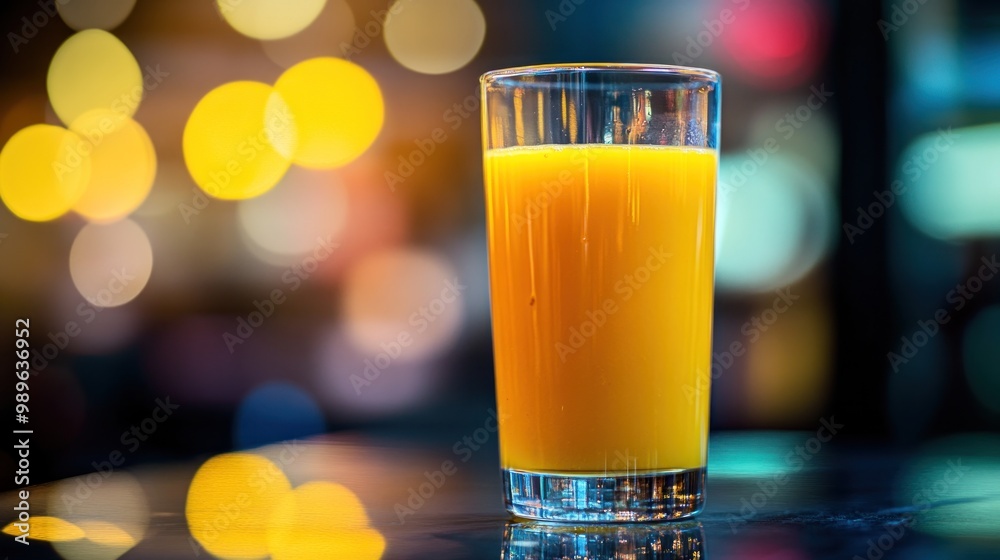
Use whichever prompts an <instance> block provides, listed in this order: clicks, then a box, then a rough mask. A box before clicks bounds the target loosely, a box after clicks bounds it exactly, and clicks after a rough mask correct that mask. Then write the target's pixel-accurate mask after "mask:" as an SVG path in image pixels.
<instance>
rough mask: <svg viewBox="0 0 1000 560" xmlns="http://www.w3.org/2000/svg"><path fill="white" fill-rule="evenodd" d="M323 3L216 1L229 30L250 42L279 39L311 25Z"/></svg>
mask: <svg viewBox="0 0 1000 560" xmlns="http://www.w3.org/2000/svg"><path fill="white" fill-rule="evenodd" d="M325 3H326V0H295V2H287V1H282V0H216V4H218V6H219V12H220V13H222V17H223V18H225V20H226V21H227V22H229V25H231V26H233V29H235V30H236V31H239V32H240V33H242V34H244V35H246V36H247V37H253V38H254V39H281V38H284V37H288V36H290V35H294V34H296V33H298V32H299V31H302V30H303V29H305V28H306V27H307V26H308V25H309V24H310V23H312V22H313V21H314V20H315V19H316V16H318V15H319V14H320V12H321V11H323V5H324V4H325Z"/></svg>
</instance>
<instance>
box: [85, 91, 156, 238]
mask: <svg viewBox="0 0 1000 560" xmlns="http://www.w3.org/2000/svg"><path fill="white" fill-rule="evenodd" d="M70 129H71V130H73V131H74V132H76V133H77V134H78V135H79V136H80V137H81V138H82V139H83V141H84V142H85V143H86V145H87V146H88V148H89V151H90V180H89V181H88V182H87V188H86V190H85V191H84V193H83V196H81V197H80V199H79V200H77V201H76V204H74V205H73V210H74V211H75V212H76V213H78V214H80V215H81V216H83V217H85V218H87V219H88V220H90V221H92V222H113V221H115V220H118V219H120V218H123V217H125V216H127V215H129V214H130V213H131V212H132V211H133V210H135V209H136V208H138V207H139V205H140V204H142V202H143V201H144V200H146V196H147V195H149V191H150V189H152V188H153V180H154V179H155V178H156V152H155V150H154V148H153V142H152V140H150V139H149V135H148V134H146V130H145V129H144V128H143V127H142V125H140V124H139V123H137V122H136V121H134V120H132V119H131V118H129V117H126V116H123V115H120V114H118V113H114V112H112V111H108V110H105V109H97V110H94V111H89V112H87V113H84V114H83V115H81V116H80V117H79V118H78V119H76V120H75V121H73V124H72V125H71V126H70Z"/></svg>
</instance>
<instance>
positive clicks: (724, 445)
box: [708, 432, 804, 478]
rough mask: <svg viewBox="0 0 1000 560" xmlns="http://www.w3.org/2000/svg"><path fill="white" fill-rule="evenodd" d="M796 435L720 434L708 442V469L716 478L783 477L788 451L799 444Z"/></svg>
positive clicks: (800, 437)
mask: <svg viewBox="0 0 1000 560" xmlns="http://www.w3.org/2000/svg"><path fill="white" fill-rule="evenodd" d="M803 439H804V438H803V434H801V433H796V432H743V433H732V432H721V433H718V434H712V437H710V438H709V439H708V468H709V469H710V470H711V471H712V474H713V475H714V476H716V477H719V478H765V477H772V476H775V475H778V474H783V473H787V472H789V471H790V470H791V465H789V464H788V462H787V461H785V457H786V455H787V454H788V450H789V449H792V448H794V447H795V445H797V444H801V443H802V441H803Z"/></svg>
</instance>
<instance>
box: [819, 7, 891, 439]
mask: <svg viewBox="0 0 1000 560" xmlns="http://www.w3.org/2000/svg"><path fill="white" fill-rule="evenodd" d="M834 5H835V6H837V7H836V8H835V9H836V10H837V19H838V23H837V30H836V34H835V36H834V44H833V56H834V57H835V60H834V64H835V71H834V76H835V78H836V86H835V88H834V91H835V94H836V96H837V98H838V106H839V114H840V127H841V183H840V222H841V224H844V223H847V224H855V223H856V221H857V208H858V207H859V206H860V207H862V208H864V207H867V206H868V205H869V204H871V203H872V202H873V201H874V200H875V199H874V198H873V195H872V192H873V191H876V190H879V191H880V190H884V189H885V188H886V185H887V182H888V181H887V173H886V171H887V162H886V149H887V144H886V140H887V136H886V135H887V130H886V119H887V116H886V115H887V111H886V105H887V103H888V95H887V86H888V84H887V78H886V75H887V71H888V65H889V63H888V52H887V48H886V42H885V40H884V38H883V36H882V34H881V33H880V32H879V28H878V21H879V19H881V18H882V17H883V16H882V2H879V1H875V2H835V3H834ZM885 257H886V220H885V219H884V218H883V219H876V220H874V223H872V224H871V225H870V227H869V228H868V229H866V230H865V231H864V234H863V235H859V236H855V238H854V243H853V244H852V243H851V242H850V241H849V240H848V238H847V236H846V235H845V233H844V230H843V228H840V232H839V244H838V248H837V252H836V255H835V256H834V303H835V315H836V317H835V318H836V329H835V332H836V357H835V363H834V368H835V369H834V376H835V384H834V392H833V398H832V400H831V403H830V406H831V408H830V411H831V413H833V414H835V415H836V419H837V422H839V423H842V424H845V425H846V430H847V431H848V432H850V433H853V434H856V435H862V434H865V435H884V434H885V433H886V432H887V418H886V414H885V410H886V386H887V384H886V380H887V377H886V373H887V366H886V364H887V362H886V352H887V350H888V349H889V347H890V346H891V341H892V333H893V332H895V331H894V328H893V327H894V325H893V319H892V314H891V306H890V301H889V298H888V294H889V279H888V265H887V263H886V258H885Z"/></svg>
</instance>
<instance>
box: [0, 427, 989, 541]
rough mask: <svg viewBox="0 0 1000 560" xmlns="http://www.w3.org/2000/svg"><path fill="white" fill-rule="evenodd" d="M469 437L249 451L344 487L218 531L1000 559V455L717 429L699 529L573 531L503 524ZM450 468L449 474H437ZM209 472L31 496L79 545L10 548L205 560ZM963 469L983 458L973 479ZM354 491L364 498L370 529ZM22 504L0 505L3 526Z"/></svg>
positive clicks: (190, 465)
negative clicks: (277, 516)
mask: <svg viewBox="0 0 1000 560" xmlns="http://www.w3.org/2000/svg"><path fill="white" fill-rule="evenodd" d="M469 433H470V434H472V437H470V439H468V440H466V439H464V438H465V436H464V435H462V432H461V431H458V432H456V434H458V435H457V437H455V438H453V439H449V438H444V439H442V438H440V437H438V438H425V439H419V438H413V437H409V436H408V437H406V438H401V437H399V436H398V435H395V436H393V435H390V434H379V433H373V432H358V433H346V434H337V435H326V436H321V437H317V438H312V439H308V440H301V441H295V442H286V443H284V444H275V445H272V446H268V447H266V448H262V449H260V450H256V451H257V452H259V453H260V454H261V455H262V456H265V457H268V458H269V459H270V460H271V461H272V463H273V464H274V465H276V466H278V467H280V469H281V471H282V472H283V473H284V475H285V476H287V478H288V480H289V484H290V485H291V486H292V487H301V486H302V485H304V484H307V483H314V484H312V487H313V488H314V489H315V488H316V487H317V485H316V484H315V483H317V482H325V483H326V486H325V488H327V489H329V488H337V489H339V491H341V492H343V494H342V495H341V497H339V498H336V499H334V500H333V502H332V503H331V501H330V500H331V498H329V496H330V494H326V495H325V496H327V498H324V499H325V500H326V501H325V502H323V505H324V507H323V508H322V511H313V512H312V514H313V517H310V518H308V519H307V520H302V519H299V521H298V522H297V523H298V525H295V526H294V527H295V528H294V530H291V532H290V533H287V532H286V534H284V537H274V535H273V534H272V533H271V532H270V531H273V527H270V528H269V526H268V523H264V522H262V520H253V519H248V517H252V516H243V517H242V518H241V516H240V512H239V511H236V513H235V515H234V516H233V515H231V517H232V518H233V519H234V520H233V521H232V522H231V523H230V521H227V520H226V518H225V515H224V512H225V511H226V506H225V504H222V505H220V506H219V507H218V513H217V514H216V515H215V521H214V523H216V524H217V527H218V528H220V529H222V530H223V531H230V532H233V531H237V529H232V528H230V524H231V526H232V527H237V526H239V527H240V528H239V529H238V531H242V533H239V532H237V533H232V535H235V536H237V537H238V539H237V543H253V542H259V543H270V544H267V545H266V546H273V547H278V546H283V547H284V548H283V549H282V550H275V551H272V553H271V554H272V557H273V558H298V559H303V558H358V559H364V558H378V557H379V554H380V553H381V557H382V558H421V559H424V558H433V559H447V558H497V557H501V558H518V559H529V558H532V559H541V558H695V559H705V558H709V557H710V558H712V560H721V559H727V558H761V559H764V558H767V559H780V560H786V559H787V560H798V559H809V558H844V559H854V558H867V559H870V560H877V559H879V558H882V557H883V556H884V557H886V558H923V557H934V558H995V557H1000V477H994V476H993V475H995V474H997V473H1000V469H996V468H994V467H996V465H997V462H1000V458H997V457H990V458H989V460H990V461H993V462H992V463H991V462H983V460H984V459H983V457H979V458H978V459H977V458H972V459H971V462H970V459H966V462H965V463H963V462H962V457H945V456H943V455H942V456H938V455H927V454H923V455H921V454H920V453H914V452H903V451H893V450H890V449H888V448H886V447H885V446H875V445H857V444H840V443H839V442H837V441H834V442H833V443H820V442H818V441H812V437H811V435H812V434H809V433H802V432H752V433H747V432H742V433H722V434H713V436H712V445H711V447H710V461H709V475H708V481H709V482H708V501H707V507H706V509H705V511H704V512H703V513H702V514H701V515H699V516H698V517H697V519H696V520H695V521H691V522H676V523H663V524H636V525H629V524H625V525H615V526H582V527H581V526H576V527H574V526H560V525H547V524H538V523H532V522H529V521H524V520H513V519H511V518H509V517H508V516H507V515H506V513H505V512H504V510H503V508H502V503H501V498H500V496H501V482H500V477H499V474H498V468H497V464H498V460H497V452H496V445H495V441H493V440H490V441H487V442H486V443H485V444H482V445H480V444H478V443H476V441H477V440H476V439H475V437H474V436H475V435H481V434H476V433H475V432H474V431H473V432H469ZM800 459H801V460H800ZM956 460H957V463H956V462H955V461H956ZM977 460H978V461H979V462H978V463H977V462H976V461H977ZM446 461H450V462H451V466H450V467H448V468H447V469H444V471H445V472H447V473H448V474H440V475H439V474H438V473H437V471H441V470H442V468H443V466H444V463H445V462H446ZM202 463H203V461H192V462H185V463H180V464H177V463H172V464H167V465H145V466H138V467H135V468H122V469H117V470H115V471H113V472H110V473H109V474H108V475H107V476H105V475H91V477H90V478H89V480H88V478H87V477H83V478H81V479H69V480H66V481H61V482H58V483H52V484H46V485H40V486H38V487H34V488H32V489H31V504H30V506H31V513H32V515H33V516H34V519H36V520H37V519H38V518H39V516H43V515H46V514H50V515H55V514H59V513H61V514H62V515H61V517H60V518H61V519H64V520H68V521H71V522H74V523H75V524H76V525H77V526H79V527H81V528H83V529H84V534H85V536H84V538H79V534H76V535H70V536H71V537H74V538H73V539H72V540H67V541H64V542H61V543H58V544H56V545H53V544H50V543H48V542H42V541H38V540H35V541H32V543H33V544H31V545H29V546H27V547H26V546H23V545H20V544H16V543H14V542H13V540H12V539H11V538H9V537H8V538H6V539H4V553H6V554H8V555H9V557H10V558H114V557H116V556H118V555H122V556H121V557H122V558H126V559H130V558H144V559H160V558H162V559H167V558H171V559H172V558H211V557H212V556H211V555H210V554H206V551H205V549H204V548H203V547H202V545H201V544H200V543H199V542H198V541H196V540H195V539H193V538H192V537H191V532H190V529H189V521H188V518H187V516H186V514H185V504H186V499H187V496H188V492H189V489H190V487H191V481H192V478H193V476H194V474H195V472H196V471H197V470H198V468H199V466H200V465H201V464H202ZM968 465H973V466H976V465H978V466H979V470H978V472H977V470H976V469H975V468H971V467H969V466H968ZM984 465H985V466H986V467H988V468H986V471H984V467H983V466H984ZM126 467H127V465H126ZM990 469H992V470H990ZM967 471H968V474H967ZM984 475H985V476H984ZM976 476H979V478H976ZM95 477H96V478H95ZM425 482H427V483H428V484H424V483H425ZM329 483H334V484H336V485H338V486H332V485H330V484H329ZM921 484H923V485H924V487H921V486H920V485H921ZM970 484H971V485H972V486H971V487H970ZM422 485H423V486H422ZM210 486H212V488H215V489H217V490H218V491H219V492H220V495H219V499H220V500H222V499H224V498H225V493H226V492H227V491H231V490H227V488H228V487H226V486H225V481H224V480H223V481H222V482H220V483H218V484H213V485H210ZM321 486H322V485H321ZM251 487H253V485H251ZM344 488H346V489H347V490H346V491H345V490H343V489H344ZM970 488H971V490H970ZM87 489H91V492H87ZM243 489H244V490H246V491H248V492H252V490H250V488H249V487H243ZM348 491H349V492H348ZM970 491H974V492H975V493H976V494H975V495H973V496H970V495H969V492H970ZM421 493H422V495H421ZM352 495H353V497H356V498H357V500H359V501H360V504H362V505H363V509H364V512H365V513H364V514H361V515H362V518H361V521H359V517H358V515H359V514H358V513H357V511H355V509H356V508H355V506H353V505H351V504H354V503H355V502H353V501H352V500H353V497H351V496H352ZM343 496H348V497H347V498H344V497H343ZM922 496H923V497H926V498H927V499H923V498H922ZM251 497H253V496H252V494H251ZM16 499H17V498H16V496H14V495H13V494H6V495H4V496H3V497H2V499H0V501H2V504H0V505H2V507H3V509H2V510H0V511H3V512H5V514H4V517H3V520H4V524H5V525H6V524H7V523H8V522H9V521H11V513H10V512H12V511H13V510H12V508H13V507H14V505H15V502H16ZM231 499H233V500H235V499H236V498H232V497H231ZM209 503H210V500H209ZM60 504H61V505H60ZM304 507H305V506H304ZM351 511H354V513H353V514H352V513H350V512H351ZM991 514H992V515H991ZM365 516H366V517H367V522H365V520H364V517H365ZM209 517H211V516H209ZM94 521H100V522H102V523H103V524H100V523H97V524H95V523H94ZM243 521H247V522H246V523H243ZM37 523H38V522H37V521H36V526H35V530H36V534H37V530H38V526H37ZM241 523H242V525H241ZM116 527H117V532H116ZM122 531H124V532H122ZM265 533H266V534H265ZM232 535H231V536H232ZM289 535H291V536H289ZM130 536H131V538H130ZM282 538H284V541H282V540H281V539H282ZM289 538H291V539H292V540H294V543H292V542H290V541H289ZM203 540H205V539H203ZM223 540H224V538H221V537H220V538H219V539H218V541H212V542H208V543H207V544H208V546H209V548H213V549H214V550H215V552H220V551H221V552H223V553H225V551H224V550H221V549H219V548H217V543H218V542H222V541H223ZM227 542H228V541H227ZM274 543H278V544H274ZM282 543H283V544H282ZM383 547H384V548H383ZM95 551H96V552H95ZM222 557H226V555H225V554H223V555H222ZM229 557H234V556H229Z"/></svg>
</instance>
